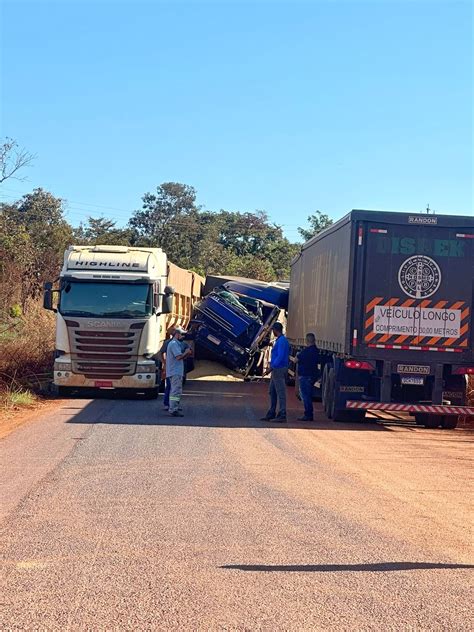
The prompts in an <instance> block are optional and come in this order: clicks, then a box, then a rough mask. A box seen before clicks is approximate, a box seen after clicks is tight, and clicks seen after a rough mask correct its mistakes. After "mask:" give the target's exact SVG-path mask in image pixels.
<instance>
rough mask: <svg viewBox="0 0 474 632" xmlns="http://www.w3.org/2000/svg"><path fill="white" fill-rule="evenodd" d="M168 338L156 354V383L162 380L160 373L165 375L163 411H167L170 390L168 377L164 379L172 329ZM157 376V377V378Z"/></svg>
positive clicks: (172, 333) (172, 334)
mask: <svg viewBox="0 0 474 632" xmlns="http://www.w3.org/2000/svg"><path fill="white" fill-rule="evenodd" d="M169 336H170V337H169V338H167V339H166V340H165V341H164V342H163V344H162V345H161V349H160V350H159V351H158V354H157V361H158V362H159V367H160V370H159V372H158V373H157V381H158V379H159V380H160V382H161V379H162V371H164V375H165V392H164V395H163V407H164V409H165V410H168V409H169V406H170V390H171V380H170V378H169V377H166V350H167V349H168V345H169V343H170V342H171V341H172V340H173V336H174V327H173V329H170V331H169ZM158 376H159V377H158Z"/></svg>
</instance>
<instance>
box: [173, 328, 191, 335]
mask: <svg viewBox="0 0 474 632" xmlns="http://www.w3.org/2000/svg"><path fill="white" fill-rule="evenodd" d="M174 333H175V334H186V333H188V332H187V331H186V329H183V328H182V327H175V328H174Z"/></svg>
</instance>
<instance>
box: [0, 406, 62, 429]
mask: <svg viewBox="0 0 474 632" xmlns="http://www.w3.org/2000/svg"><path fill="white" fill-rule="evenodd" d="M62 404H64V400H63V399H38V400H36V402H35V403H34V404H32V405H31V406H28V407H26V406H25V407H23V406H22V407H14V408H9V409H2V410H0V439H4V438H5V437H6V436H8V435H9V434H11V433H12V432H13V431H14V430H16V429H17V428H19V427H20V426H23V425H24V424H26V423H31V422H33V421H36V420H37V419H38V418H39V417H41V415H43V414H44V413H46V412H49V411H51V410H54V409H55V408H59V407H60V406H61V405H62Z"/></svg>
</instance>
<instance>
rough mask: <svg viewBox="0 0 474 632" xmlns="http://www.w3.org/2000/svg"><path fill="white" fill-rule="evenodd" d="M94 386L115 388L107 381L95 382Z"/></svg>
mask: <svg viewBox="0 0 474 632" xmlns="http://www.w3.org/2000/svg"><path fill="white" fill-rule="evenodd" d="M94 386H95V388H113V384H112V382H108V381H106V380H102V381H99V382H94Z"/></svg>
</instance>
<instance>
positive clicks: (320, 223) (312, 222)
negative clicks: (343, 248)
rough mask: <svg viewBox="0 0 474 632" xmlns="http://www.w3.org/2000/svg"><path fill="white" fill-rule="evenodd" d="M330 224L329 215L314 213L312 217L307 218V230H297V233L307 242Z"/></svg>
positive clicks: (319, 212)
mask: <svg viewBox="0 0 474 632" xmlns="http://www.w3.org/2000/svg"><path fill="white" fill-rule="evenodd" d="M332 223H333V221H332V219H331V218H330V217H329V215H326V214H325V213H322V212H321V211H316V212H315V213H313V215H310V216H309V217H308V224H309V228H298V232H299V234H300V235H301V236H302V237H303V239H304V240H305V241H308V240H309V239H311V238H312V237H314V236H315V235H317V234H318V233H320V232H322V231H323V230H325V229H326V228H329V226H331V225H332Z"/></svg>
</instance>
